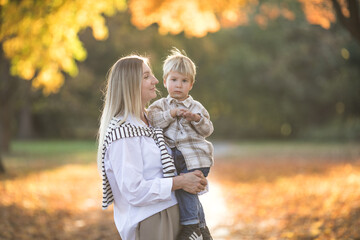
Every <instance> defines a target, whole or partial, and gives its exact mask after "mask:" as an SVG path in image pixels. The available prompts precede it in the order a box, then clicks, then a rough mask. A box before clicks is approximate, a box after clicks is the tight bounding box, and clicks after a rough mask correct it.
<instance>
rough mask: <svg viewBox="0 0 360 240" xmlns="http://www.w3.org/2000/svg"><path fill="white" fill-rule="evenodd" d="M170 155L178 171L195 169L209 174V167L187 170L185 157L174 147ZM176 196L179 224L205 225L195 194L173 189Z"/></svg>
mask: <svg viewBox="0 0 360 240" xmlns="http://www.w3.org/2000/svg"><path fill="white" fill-rule="evenodd" d="M171 150H172V156H173V158H174V162H175V167H176V171H177V172H178V174H179V175H180V173H187V172H193V171H195V170H200V171H201V172H202V173H203V174H204V176H205V177H207V175H208V174H209V171H210V168H196V169H191V170H188V169H187V167H186V163H185V159H184V156H183V155H182V153H181V152H180V151H179V150H178V149H177V148H176V147H175V148H172V149H171ZM175 194H176V198H177V200H178V203H179V210H180V224H181V225H190V224H199V225H200V227H205V226H206V222H205V214H204V210H203V207H202V205H201V203H200V201H199V197H198V195H197V194H191V193H188V192H186V191H184V190H182V189H179V190H176V191H175Z"/></svg>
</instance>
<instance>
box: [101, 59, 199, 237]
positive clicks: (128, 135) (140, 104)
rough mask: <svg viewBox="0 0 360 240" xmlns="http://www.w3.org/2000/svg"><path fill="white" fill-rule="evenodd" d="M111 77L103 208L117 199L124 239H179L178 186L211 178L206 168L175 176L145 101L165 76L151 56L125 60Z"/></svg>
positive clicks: (104, 129) (104, 128)
mask: <svg viewBox="0 0 360 240" xmlns="http://www.w3.org/2000/svg"><path fill="white" fill-rule="evenodd" d="M107 81H108V83H107V89H106V95H105V104H104V109H103V112H102V116H101V123H100V129H99V148H98V167H99V170H101V171H102V175H103V208H107V207H108V206H109V205H110V204H111V203H112V202H114V220H115V225H116V227H117V229H118V231H119V233H120V236H121V238H122V239H123V240H134V239H136V240H143V239H147V240H151V239H154V240H171V239H175V238H176V236H177V234H178V231H179V228H180V224H179V212H178V207H177V201H176V198H175V194H174V191H175V190H177V189H183V190H185V191H188V192H190V193H193V194H196V193H198V192H200V191H202V190H204V188H205V186H206V180H205V178H204V176H203V175H202V173H201V172H200V171H197V172H192V173H188V174H184V175H181V176H174V172H173V171H174V168H173V165H172V159H171V158H170V157H169V155H168V153H167V151H166V148H165V146H164V142H163V138H162V131H161V130H156V131H155V130H154V129H153V128H151V126H149V122H148V121H147V118H146V111H145V106H146V105H147V104H148V103H149V102H150V100H151V99H154V98H155V97H156V87H155V85H156V84H157V83H158V82H159V81H158V80H157V79H156V78H155V77H154V75H153V73H152V71H151V69H150V67H149V64H148V60H147V59H146V58H143V57H140V56H128V57H124V58H121V59H119V60H118V61H117V62H116V63H115V64H114V65H113V66H112V67H111V69H110V72H109V74H108V78H107ZM164 176H165V177H164ZM171 176H174V177H171Z"/></svg>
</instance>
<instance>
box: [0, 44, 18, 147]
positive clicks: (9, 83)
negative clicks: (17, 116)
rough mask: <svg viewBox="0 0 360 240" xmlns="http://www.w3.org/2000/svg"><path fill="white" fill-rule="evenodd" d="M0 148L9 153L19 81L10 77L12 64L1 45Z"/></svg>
mask: <svg viewBox="0 0 360 240" xmlns="http://www.w3.org/2000/svg"><path fill="white" fill-rule="evenodd" d="M0 63H1V64H0V76H1V81H0V147H1V152H9V150H10V140H11V136H12V122H13V121H12V120H13V114H14V111H13V101H12V100H13V98H14V95H15V92H16V90H17V88H18V87H17V85H18V79H17V78H14V77H12V76H11V75H10V73H9V69H10V63H9V60H8V59H6V58H5V56H4V52H3V48H2V43H0Z"/></svg>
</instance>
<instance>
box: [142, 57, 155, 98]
mask: <svg viewBox="0 0 360 240" xmlns="http://www.w3.org/2000/svg"><path fill="white" fill-rule="evenodd" d="M158 83H159V81H158V80H157V79H156V77H155V76H154V74H153V73H152V71H151V69H150V68H149V66H148V65H147V64H146V63H143V79H142V81H141V101H142V103H143V105H145V104H147V103H148V102H150V100H151V99H154V98H156V87H155V85H156V84H158Z"/></svg>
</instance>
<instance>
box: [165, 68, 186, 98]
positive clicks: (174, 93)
mask: <svg viewBox="0 0 360 240" xmlns="http://www.w3.org/2000/svg"><path fill="white" fill-rule="evenodd" d="M164 86H165V87H166V89H167V91H168V93H169V95H170V97H172V98H175V99H176V100H179V101H183V100H185V99H186V98H187V97H188V96H189V92H190V90H191V89H192V86H193V83H192V82H191V80H190V79H189V77H188V76H185V75H183V74H181V73H179V72H170V73H169V75H168V76H167V78H166V79H164Z"/></svg>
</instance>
